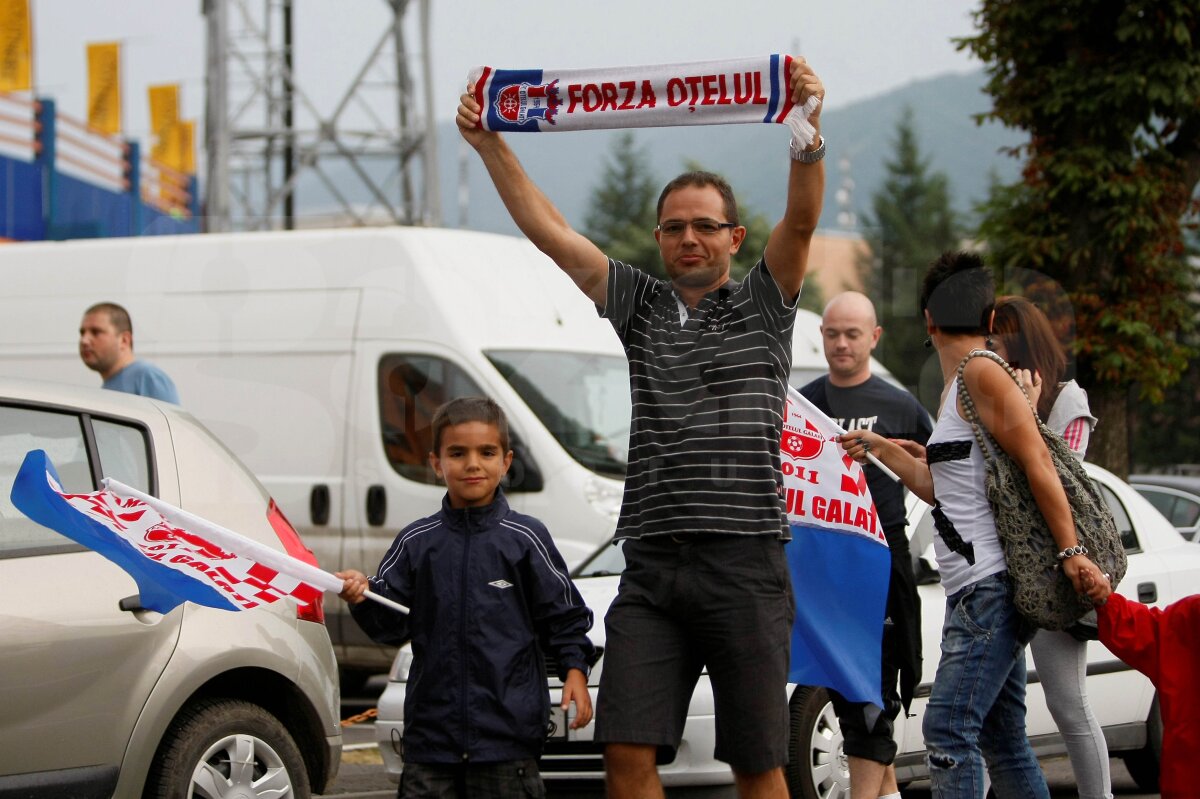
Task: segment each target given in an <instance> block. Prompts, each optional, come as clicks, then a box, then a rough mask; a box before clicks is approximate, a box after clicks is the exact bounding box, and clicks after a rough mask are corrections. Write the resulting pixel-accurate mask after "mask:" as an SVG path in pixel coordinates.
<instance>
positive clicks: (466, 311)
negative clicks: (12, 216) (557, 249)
mask: <svg viewBox="0 0 1200 799" xmlns="http://www.w3.org/2000/svg"><path fill="white" fill-rule="evenodd" d="M0 281H2V282H3V285H4V287H5V290H4V293H3V297H2V298H0V318H3V319H4V328H5V332H4V335H3V336H0V374H6V375H15V376H21V377H32V378H38V379H45V380H57V381H63V382H70V383H78V384H82V385H93V386H94V385H97V384H98V383H99V382H100V378H99V376H98V375H97V374H95V373H93V372H91V371H89V370H88V369H87V368H86V367H85V366H84V365H83V364H82V363H81V361H80V360H79V355H78V348H77V342H78V335H77V330H78V326H79V321H80V319H81V317H82V315H83V311H84V310H85V309H86V308H87V307H88V306H90V305H92V304H93V303H96V302H99V301H104V300H111V301H114V302H118V303H120V304H122V305H124V306H125V307H126V308H127V309H128V310H129V312H130V315H131V317H132V319H133V327H134V351H135V355H137V357H139V358H144V359H146V360H148V361H150V362H152V363H155V364H157V365H158V366H160V367H162V368H163V369H164V370H165V371H166V372H167V373H168V374H169V375H170V376H171V377H172V379H173V380H174V381H175V384H176V386H177V387H178V389H179V395H180V398H181V401H182V403H183V406H184V407H185V408H187V410H189V411H191V412H192V413H193V414H194V415H195V416H196V417H198V418H199V419H200V420H201V421H203V422H204V423H205V425H206V426H208V427H209V428H210V429H211V430H212V431H213V432H214V433H215V434H216V435H217V436H218V437H220V438H221V439H222V440H223V441H224V442H225V443H226V444H227V445H228V446H229V447H230V449H232V450H233V451H234V453H235V454H237V456H238V457H239V458H240V459H241V460H242V461H243V462H244V463H245V464H246V465H247V466H249V467H250V469H251V470H252V471H253V472H254V473H255V474H256V475H257V476H258V477H259V479H260V480H261V481H262V482H263V484H264V485H265V486H266V487H267V489H268V490H269V491H270V493H271V495H272V496H274V497H275V499H276V500H277V501H278V502H279V503H280V505H281V507H282V508H283V510H284V512H285V513H286V515H287V516H288V518H289V519H290V520H291V521H292V523H293V524H294V525H295V526H296V527H297V529H299V531H300V532H301V535H302V536H303V538H304V540H305V541H306V542H307V543H308V545H309V546H310V547H312V548H313V550H314V552H315V553H316V555H317V557H318V559H319V561H320V563H321V565H322V566H323V567H325V568H326V569H329V570H337V569H340V568H344V567H353V568H357V569H361V570H364V571H367V572H370V571H372V570H374V568H375V567H376V565H377V564H378V562H379V560H380V558H381V556H382V554H383V552H384V550H385V549H386V547H387V546H388V544H390V543H391V541H392V539H393V537H394V535H395V533H396V531H397V530H398V529H399V528H400V527H402V526H403V525H405V524H407V523H408V522H409V521H411V520H413V519H415V518H417V517H419V516H423V515H426V514H429V513H431V512H432V511H433V509H435V508H436V507H437V505H438V503H439V502H440V500H441V496H442V493H443V491H442V489H441V488H440V487H439V486H438V485H436V484H435V480H434V476H433V472H432V470H431V469H430V468H429V466H428V464H427V462H426V453H427V451H428V449H429V444H430V441H429V422H430V419H431V416H432V414H433V411H434V410H435V409H436V408H437V407H438V405H439V404H441V403H442V402H444V401H446V400H448V399H451V398H453V397H456V396H462V395H467V394H486V395H489V396H492V397H494V398H495V399H496V400H497V402H499V403H500V405H501V406H502V407H503V408H504V409H505V411H506V413H507V414H508V417H509V422H510V426H511V429H512V436H513V449H514V452H515V457H514V462H513V468H512V472H511V475H510V481H509V485H508V486H507V491H508V497H509V500H510V502H511V503H512V505H513V506H514V507H515V508H517V509H519V510H520V511H522V512H524V513H528V514H531V515H533V516H536V517H538V518H539V519H542V520H543V521H544V522H545V523H546V525H547V527H548V528H549V529H550V531H551V533H552V534H553V535H554V538H555V541H556V542H557V544H558V546H559V548H560V549H561V551H562V553H563V555H564V557H565V558H566V559H567V561H568V562H569V563H571V564H572V565H574V564H575V563H578V562H579V561H581V560H582V559H583V558H584V557H585V556H587V555H589V554H591V552H592V551H593V550H595V548H596V546H597V545H598V544H599V543H601V542H602V541H605V540H607V539H608V537H609V536H611V534H612V531H613V528H614V526H615V522H616V518H617V513H618V510H619V508H620V502H621V480H622V478H623V475H624V467H625V459H626V454H627V453H626V447H627V445H628V430H629V413H630V400H629V387H628V376H627V370H626V365H625V357H624V353H623V351H622V349H621V345H620V343H619V342H618V340H617V338H616V335H615V334H614V332H613V331H612V328H611V326H610V325H609V324H608V322H607V321H605V320H603V319H600V318H599V317H598V316H597V314H596V311H595V308H594V307H593V306H592V304H591V302H589V301H588V300H587V299H586V297H584V296H583V294H582V293H581V292H580V291H579V290H578V289H577V288H576V287H575V286H574V284H573V283H571V281H570V280H569V279H568V278H567V277H566V276H565V275H563V274H562V273H561V272H560V270H559V269H558V268H557V267H555V266H554V264H553V263H552V262H551V261H550V260H549V259H548V258H546V257H545V256H544V255H542V254H541V253H539V252H538V251H537V250H536V249H535V248H534V247H533V246H532V245H531V244H529V243H528V242H527V241H525V240H524V239H519V238H513V237H509V236H500V235H494V234H486V233H473V232H467V231H460V230H439V229H429V228H373V229H355V230H323V231H305V232H275V233H235V234H207V235H192V236H164V237H144V238H126V239H97V240H81V241H70V242H47V243H36V244H9V245H3V246H0ZM819 324H820V320H819V318H818V317H816V316H815V315H814V314H810V313H807V312H802V313H801V314H800V317H799V319H798V320H797V325H796V335H795V346H794V359H795V363H794V369H793V381H792V382H793V383H794V384H795V385H803V384H804V383H805V382H807V381H808V380H809V379H811V378H812V377H815V376H817V375H819V374H824V373H825V371H826V364H825V359H824V356H823V354H822V348H821V342H820V334H819V330H818V327H819ZM875 368H876V369H878V370H879V371H880V372H881V373H882V367H879V366H878V365H876V367H875ZM327 609H328V611H329V616H328V619H329V621H328V627H329V632H330V636H331V637H332V639H333V641H334V643H335V645H336V649H337V654H338V661H339V663H340V664H341V666H342V668H343V670H344V671H345V670H358V671H360V672H361V673H369V672H371V671H376V672H378V671H386V670H387V668H388V666H389V664H390V661H391V650H389V649H387V648H385V647H380V646H378V645H376V644H374V643H372V642H370V641H369V640H368V639H367V638H366V637H365V636H364V635H363V634H362V633H361V631H360V630H359V629H358V627H357V625H356V624H355V623H354V622H353V621H352V620H351V619H350V617H349V615H348V614H345V613H344V610H345V608H344V605H343V604H342V603H341V602H340V601H336V600H335V601H331V602H329V603H328V604H327Z"/></svg>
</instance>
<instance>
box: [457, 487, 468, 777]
mask: <svg viewBox="0 0 1200 799" xmlns="http://www.w3.org/2000/svg"><path fill="white" fill-rule="evenodd" d="M463 522H464V524H463V527H464V528H465V529H466V535H464V536H463V550H462V552H463V554H462V579H461V582H460V584H459V591H460V596H461V601H460V602H459V613H458V645H459V656H460V657H461V658H462V669H461V671H462V677H461V679H460V682H461V683H462V684H461V686H460V690H459V696H460V701H459V713H460V718H461V719H462V748H463V751H462V761H463V762H464V763H466V762H468V761H470V759H471V752H470V748H471V743H470V715H469V713H468V705H469V704H470V702H469V697H468V695H467V692H468V685H469V684H470V674H471V664H470V662H469V660H468V658H469V656H470V651H471V648H470V646H469V645H468V644H467V615H468V613H467V594H468V590H467V588H468V586H467V575H468V574H469V568H468V563H467V562H468V561H469V560H470V554H471V509H470V508H465V509H464V510H463Z"/></svg>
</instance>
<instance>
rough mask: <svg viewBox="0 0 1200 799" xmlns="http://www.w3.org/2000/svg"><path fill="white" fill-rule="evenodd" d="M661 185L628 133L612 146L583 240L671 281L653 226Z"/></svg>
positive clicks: (619, 137)
mask: <svg viewBox="0 0 1200 799" xmlns="http://www.w3.org/2000/svg"><path fill="white" fill-rule="evenodd" d="M659 189H660V187H659V185H658V181H657V179H656V178H655V176H654V172H653V170H652V169H651V168H650V157H649V155H647V153H646V150H645V148H644V147H638V146H637V143H636V141H635V140H634V136H633V133H632V132H630V131H625V132H623V133H621V135H619V136H618V137H617V138H616V140H615V141H614V142H613V145H612V150H611V152H610V153H609V156H608V159H607V160H606V161H605V164H604V171H603V173H602V174H601V176H600V186H599V187H598V188H597V189H596V192H595V193H594V194H593V195H592V199H591V202H590V203H589V205H588V213H587V217H586V218H585V219H584V234H585V235H586V236H587V237H588V238H589V239H591V240H592V241H594V242H595V243H596V246H598V247H599V248H600V249H601V250H603V251H604V253H605V254H606V255H609V256H611V257H612V258H616V259H617V260H618V261H624V262H625V263H627V264H632V265H634V266H636V267H638V268H639V269H644V270H646V271H647V272H650V273H652V274H654V275H657V276H658V277H661V278H664V279H665V278H666V272H665V271H664V270H663V265H662V258H661V257H660V256H659V253H658V242H657V241H655V239H654V226H655V225H657V224H658V220H657V219H656V216H657V214H656V211H657V204H658V192H659Z"/></svg>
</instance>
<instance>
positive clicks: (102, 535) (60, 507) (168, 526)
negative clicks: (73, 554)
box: [11, 450, 408, 613]
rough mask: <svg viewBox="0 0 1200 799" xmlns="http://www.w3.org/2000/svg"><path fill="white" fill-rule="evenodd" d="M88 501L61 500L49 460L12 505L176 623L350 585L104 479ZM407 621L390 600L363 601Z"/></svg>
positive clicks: (26, 471)
mask: <svg viewBox="0 0 1200 799" xmlns="http://www.w3.org/2000/svg"><path fill="white" fill-rule="evenodd" d="M103 483H104V489H103V490H101V491H96V492H92V493H88V494H71V493H68V492H65V491H63V490H62V486H61V483H60V481H59V478H58V473H57V472H56V471H55V469H54V465H53V464H52V463H50V459H49V458H48V457H47V456H46V453H45V452H43V451H42V450H33V451H31V452H29V453H28V454H27V455H26V456H25V461H24V463H22V464H21V468H20V470H19V471H18V472H17V476H16V479H15V480H14V481H13V488H12V493H11V498H12V503H13V505H15V506H16V507H17V508H18V509H19V510H20V511H21V512H22V513H24V514H25V515H26V516H28V517H29V518H30V519H32V520H34V521H35V522H37V523H39V524H41V525H44V526H46V527H49V528H50V529H51V530H54V531H56V532H58V533H61V534H62V535H64V536H66V537H68V538H70V539H72V540H74V541H76V542H78V543H80V544H82V545H83V546H85V547H87V548H89V549H92V550H94V551H96V552H98V553H100V554H101V555H103V556H104V557H106V558H108V559H109V560H111V561H112V562H113V563H116V564H117V565H118V566H120V567H121V568H122V569H124V570H125V571H127V572H129V574H130V575H131V576H132V577H133V579H134V580H135V581H136V582H137V585H138V591H139V593H140V600H141V605H142V607H143V608H145V609H147V610H153V611H157V612H159V613H169V612H170V611H171V610H172V609H174V608H175V607H176V606H177V605H180V604H182V603H183V602H185V601H190V602H194V603H196V604H198V605H205V606H207V607H211V608H217V609H220V610H249V609H251V608H255V607H259V606H260V605H264V604H271V603H274V602H276V601H278V600H280V599H282V598H285V597H291V598H292V599H294V600H295V601H297V602H300V603H302V604H308V603H310V602H314V601H317V600H318V599H319V598H320V595H321V592H323V591H332V592H334V593H340V592H341V591H342V589H343V585H344V581H343V580H342V579H341V578H339V577H336V576H334V575H332V574H330V573H329V572H327V571H323V570H322V569H319V568H317V566H316V565H315V564H316V560H315V559H313V561H312V562H311V563H306V562H304V561H302V560H299V559H297V558H293V557H291V556H290V555H286V554H284V553H282V552H279V551H278V550H275V549H272V548H271V547H269V546H266V545H264V544H260V543H259V542H257V541H254V540H253V539H250V538H247V537H245V536H243V535H240V534H238V533H235V532H233V531H232V530H227V529H225V528H224V527H221V526H220V525H217V524H213V523H212V522H210V521H207V520H205V519H202V518H200V517H199V516H196V515H194V514H191V513H188V512H187V511H185V510H182V509H180V508H177V507H175V506H173V505H171V504H169V503H167V502H163V501H162V500H159V499H156V498H154V497H151V496H149V495H147V494H144V493H142V492H141V491H138V490H137V489H134V488H131V487H129V486H127V485H124V484H123V483H121V482H119V481H117V480H112V479H108V478H106V479H105V480H104V481H103ZM365 596H366V597H367V598H368V599H372V600H374V601H375V602H378V603H380V604H382V605H386V606H388V607H390V608H392V609H394V610H397V611H399V612H401V613H408V608H406V607H404V606H403V605H401V604H399V603H397V602H393V601H392V600H390V599H388V598H387V597H382V596H379V595H378V594H373V593H371V592H369V591H368V592H367V593H366V595H365Z"/></svg>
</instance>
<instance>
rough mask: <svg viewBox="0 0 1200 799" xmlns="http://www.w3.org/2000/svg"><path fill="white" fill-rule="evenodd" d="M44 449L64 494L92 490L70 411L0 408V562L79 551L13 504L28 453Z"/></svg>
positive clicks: (79, 428) (79, 425)
mask: <svg viewBox="0 0 1200 799" xmlns="http://www.w3.org/2000/svg"><path fill="white" fill-rule="evenodd" d="M34 449H40V450H45V452H46V455H47V456H48V457H49V458H50V462H51V463H53V464H54V468H55V469H56V470H57V471H58V477H59V480H60V482H61V484H62V487H63V488H64V489H66V490H67V491H72V492H79V493H87V492H90V491H95V490H96V486H95V484H94V483H93V481H92V467H91V464H90V462H89V460H88V451H87V443H86V441H85V439H84V435H83V420H82V419H81V418H80V417H79V416H77V415H76V414H73V413H58V412H54V411H44V410H38V409H34V408H21V407H12V406H0V558H15V557H28V556H32V555H46V554H51V553H55V552H68V551H71V550H79V549H82V547H81V546H79V545H78V544H76V543H75V542H73V541H71V540H70V539H68V538H65V537H63V536H61V535H59V534H58V533H56V532H54V531H53V530H49V529H47V528H45V527H42V526H41V525H40V524H38V523H37V522H34V521H32V520H31V519H29V518H28V517H27V516H25V514H23V513H21V511H19V510H17V508H16V507H15V506H14V505H13V504H12V499H11V498H10V494H11V493H12V486H13V480H14V479H15V478H16V476H17V470H18V469H20V468H21V463H22V462H23V461H24V460H25V455H26V453H28V452H29V451H30V450H34Z"/></svg>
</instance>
